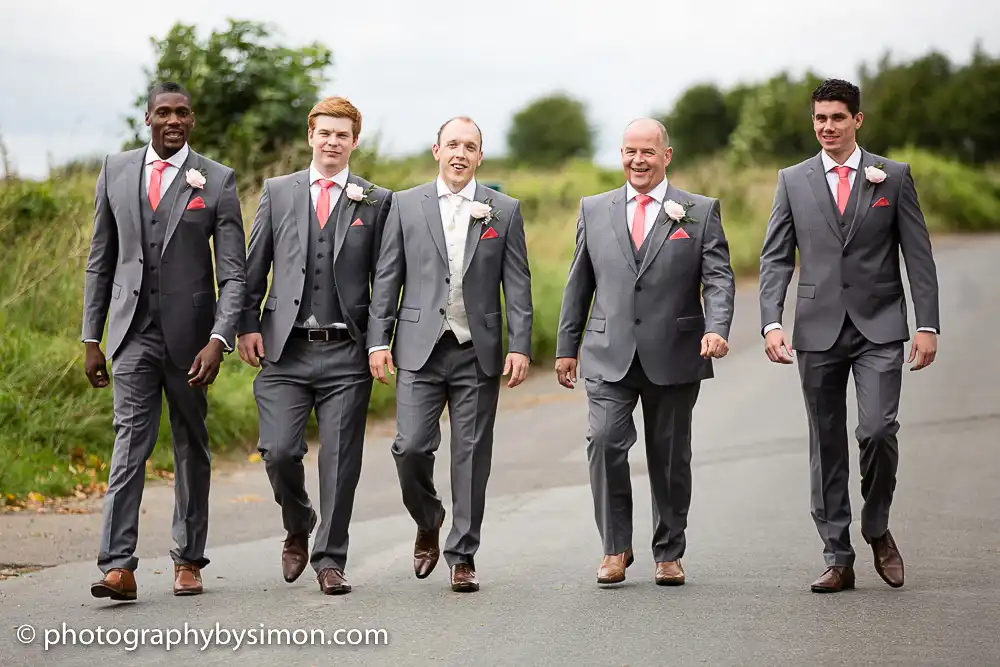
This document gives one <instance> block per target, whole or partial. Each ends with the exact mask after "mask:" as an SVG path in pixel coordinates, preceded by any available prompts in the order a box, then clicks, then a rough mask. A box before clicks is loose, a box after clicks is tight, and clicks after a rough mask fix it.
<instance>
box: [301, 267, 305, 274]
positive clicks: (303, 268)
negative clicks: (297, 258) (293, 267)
mask: <svg viewBox="0 0 1000 667" xmlns="http://www.w3.org/2000/svg"><path fill="white" fill-rule="evenodd" d="M305 272H306V267H304V266H303V267H302V273H303V274H305Z"/></svg>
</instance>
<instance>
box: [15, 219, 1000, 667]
mask: <svg viewBox="0 0 1000 667" xmlns="http://www.w3.org/2000/svg"><path fill="white" fill-rule="evenodd" d="M935 250H936V255H937V258H938V263H939V274H940V283H941V320H942V327H943V331H942V336H941V339H940V347H939V353H938V357H937V361H936V363H935V364H934V365H933V366H931V367H930V368H928V369H926V370H924V371H921V372H919V373H906V374H905V376H904V385H903V398H902V405H901V411H900V421H901V424H902V428H901V431H900V454H901V457H900V458H901V460H900V466H899V483H898V487H897V491H896V500H895V503H894V505H893V514H892V519H891V527H892V530H893V533H894V535H895V536H896V539H897V541H898V543H899V545H900V549H901V551H902V554H903V557H904V560H905V563H906V586H905V587H904V588H902V589H899V590H895V589H890V588H889V587H888V586H886V585H885V584H884V583H883V582H882V581H881V580H880V579H879V578H878V576H877V575H876V573H875V571H874V569H873V567H872V558H871V552H870V551H869V550H868V548H867V546H866V545H865V544H864V542H863V541H862V540H861V537H860V532H859V529H858V524H857V510H858V508H860V503H861V498H860V491H859V485H860V482H859V479H858V474H857V469H858V468H857V451H856V447H855V448H853V449H852V452H853V454H852V455H853V469H852V473H853V478H852V484H853V496H852V501H853V503H854V507H855V524H854V526H853V537H854V541H855V548H856V549H857V551H858V562H857V573H858V584H857V590H855V591H849V592H844V593H840V594H836V595H816V594H813V593H810V591H809V584H810V582H811V581H812V580H813V579H814V578H816V576H818V575H819V574H820V573H821V572H822V570H823V560H822V553H821V552H822V544H821V542H820V540H819V537H818V536H817V534H816V531H815V528H814V526H813V524H812V520H811V519H810V516H809V490H808V460H807V444H806V424H805V416H804V412H803V404H802V399H801V396H800V393H799V386H798V374H797V371H796V369H795V368H794V367H791V366H778V365H774V364H770V363H768V362H767V361H766V359H765V357H764V355H763V351H762V349H761V342H760V338H759V336H758V334H757V327H758V324H759V322H758V315H757V308H756V293H755V291H754V288H755V285H749V286H748V288H747V289H742V290H741V291H740V294H739V298H738V301H737V307H736V320H735V326H734V333H733V336H732V341H731V343H732V352H731V354H730V356H729V357H727V358H726V359H725V360H723V361H721V362H719V363H718V364H717V366H716V368H717V377H716V379H714V380H711V381H709V382H706V383H705V384H704V386H703V389H702V393H701V397H700V399H699V402H698V405H697V408H696V412H695V433H694V444H693V449H694V496H693V502H692V508H691V512H690V516H689V524H690V528H689V532H688V545H689V546H688V551H687V554H686V555H685V557H684V566H685V569H686V571H687V576H688V584H687V585H686V586H683V587H679V588H666V587H657V586H655V585H654V584H653V563H652V557H651V551H650V546H649V542H650V538H651V526H650V521H651V519H650V503H649V496H648V486H647V483H646V473H645V462H644V459H643V453H642V446H641V441H640V443H639V444H638V445H637V446H636V447H635V448H634V449H633V452H632V478H633V487H634V493H635V508H636V509H635V521H636V530H635V551H636V562H635V564H634V565H633V566H632V567H631V568H630V569H629V570H628V580H627V582H626V583H625V584H624V585H622V586H619V587H616V588H601V587H599V586H597V584H596V582H595V576H596V570H597V567H598V564H599V563H600V559H601V549H600V541H599V539H598V535H597V529H596V526H595V524H594V519H593V510H592V502H591V496H590V490H589V487H588V485H587V467H586V454H585V442H584V436H585V433H586V402H585V396H584V394H583V388H582V386H581V387H579V388H578V389H576V390H574V391H572V392H571V391H568V390H564V389H561V388H559V387H558V386H556V385H555V380H554V378H553V377H552V374H551V371H550V370H549V369H547V368H535V369H534V373H535V375H536V376H539V377H536V378H535V380H534V381H533V382H532V383H531V384H530V385H529V386H527V387H526V388H525V391H524V392H522V393H518V391H514V392H505V393H504V396H503V403H504V409H503V410H502V412H501V415H500V418H499V419H498V424H497V442H496V446H495V456H494V465H493V476H492V478H491V482H490V495H489V503H488V506H487V514H486V520H485V525H484V527H483V544H482V549H481V551H480V553H479V556H478V557H477V565H478V570H479V577H480V581H481V583H482V590H481V591H480V592H479V593H477V594H457V593H452V592H451V590H450V589H449V588H448V585H447V568H446V567H445V566H444V563H443V561H442V562H441V563H439V565H438V569H436V570H435V572H434V573H433V574H432V575H431V577H430V578H429V579H426V580H423V581H420V580H417V579H415V578H414V577H413V574H412V566H411V562H412V556H411V554H412V544H413V536H414V528H413V525H412V522H411V521H410V519H409V518H408V517H407V516H405V515H404V514H403V508H402V503H401V501H400V496H399V490H398V486H397V482H396V479H395V472H394V469H393V464H392V460H391V457H390V455H389V453H388V447H389V444H390V441H391V432H390V431H387V430H385V429H384V427H373V429H372V434H371V438H370V441H369V442H368V445H367V453H366V461H365V468H364V473H363V476H362V480H361V489H360V491H359V495H358V503H357V511H356V514H355V522H354V524H353V527H352V533H351V552H350V561H349V563H348V577H349V579H350V581H351V583H352V584H353V585H354V592H353V593H351V594H350V595H347V596H338V597H328V596H324V595H322V594H320V593H319V591H318V589H317V587H316V583H315V579H314V578H312V577H311V576H310V573H311V570H307V572H306V574H304V575H303V577H302V578H301V579H300V580H299V581H297V582H295V583H294V584H291V585H289V584H285V583H284V582H283V581H282V579H281V576H280V565H279V553H280V548H281V540H282V537H283V535H282V531H281V527H280V518H279V513H278V509H277V507H276V506H275V505H274V503H273V501H272V500H271V498H270V497H269V493H268V486H267V481H266V478H265V475H264V471H263V469H262V468H260V467H259V466H257V467H249V466H248V467H246V468H245V469H244V470H242V471H239V472H238V473H237V474H235V475H233V476H230V477H229V478H227V479H224V480H221V481H219V482H218V483H217V484H216V485H215V486H213V510H212V511H213V527H212V531H213V532H212V534H211V536H210V545H209V546H210V553H209V556H210V558H211V559H212V564H211V565H210V566H209V568H207V569H206V570H205V572H204V575H205V585H206V592H205V594H204V595H201V596H197V597H188V598H175V597H173V596H172V595H171V593H170V584H171V565H170V561H169V558H168V556H167V550H168V549H169V546H170V543H169V519H168V517H169V512H170V506H169V502H170V500H169V489H168V488H161V489H155V488H154V489H150V494H149V496H148V497H147V503H149V505H150V507H147V512H146V514H144V515H143V528H142V530H143V532H142V535H143V537H142V539H143V542H142V544H141V546H140V550H139V555H140V556H141V557H142V560H141V562H140V569H139V571H138V572H137V577H138V581H139V600H138V601H137V602H134V603H111V602H108V601H103V600H95V599H93V598H91V597H90V593H89V583H90V582H91V581H92V580H94V579H95V578H97V576H98V571H97V569H96V567H95V565H94V561H93V553H92V552H93V550H94V548H95V546H96V541H87V542H86V543H83V542H80V543H78V545H82V546H79V547H78V550H79V553H76V552H74V551H73V550H72V549H69V550H68V551H69V553H71V554H75V556H74V557H73V558H72V559H70V560H72V562H63V560H64V559H65V555H64V554H63V555H60V553H61V552H62V551H64V550H62V549H59V548H58V547H57V545H58V544H60V539H61V538H59V537H58V536H53V538H52V540H51V542H50V547H49V549H48V552H47V553H46V552H45V550H44V549H42V550H39V551H40V553H39V554H38V555H39V558H44V559H42V560H36V561H31V562H39V563H47V564H50V563H55V562H60V563H62V564H59V565H57V566H55V567H49V568H46V569H43V570H41V571H38V572H35V573H32V574H27V575H23V576H20V577H17V578H14V579H11V580H8V581H5V582H0V620H2V625H3V626H4V627H3V631H2V632H0V665H41V664H43V661H44V663H45V664H59V665H86V666H88V667H92V666H93V665H94V664H97V663H99V662H101V661H111V660H116V661H117V660H122V661H125V660H127V661H128V664H130V665H168V664H180V663H183V662H188V664H193V665H216V664H228V663H230V662H233V661H236V660H238V661H239V662H240V664H241V665H245V666H246V667H250V666H252V665H274V664H284V665H327V664H337V665H361V664H365V665H390V664H392V665H396V664H400V665H424V664H435V665H462V666H467V665H487V664H488V665H573V666H575V667H579V666H582V665H648V664H672V665H688V664H691V665H702V664H705V665H765V664H766V665H804V664H810V665H858V664H890V665H907V666H912V665H945V664H947V665H990V664H1000V578H998V577H997V576H996V573H997V572H998V571H1000V484H998V480H1000V447H998V446H1000V384H998V382H997V378H998V377H1000V357H998V355H997V354H996V352H995V350H994V347H993V344H992V343H993V341H992V336H993V334H994V332H996V331H998V330H1000V281H998V280H997V262H998V259H1000V236H992V237H977V238H968V237H966V238H944V239H938V240H936V241H935ZM790 294H794V289H792V290H790ZM790 301H792V300H790ZM910 317H911V323H912V314H911V316H910ZM908 352H909V346H907V353H908ZM852 391H853V390H852ZM851 396H852V397H851V400H852V401H853V393H852V395H851ZM638 414H639V415H640V416H641V412H639V413H638ZM855 415H856V410H855V409H854V406H853V405H851V424H850V425H851V429H852V430H853V425H854V424H855V423H856V422H855V420H856V416H855ZM640 433H641V429H640ZM445 437H447V431H445ZM445 442H447V441H445ZM447 459H448V457H447V445H444V446H443V447H442V454H441V457H440V459H439V462H438V470H439V473H438V479H439V480H441V482H440V483H441V490H442V493H443V494H444V495H445V496H446V502H448V500H447V495H448V484H447V473H446V470H447V469H446V467H445V466H446V465H447ZM310 461H311V462H312V464H313V465H311V466H310V469H311V472H310V478H309V481H310V490H314V489H316V482H315V470H314V467H315V466H314V463H315V458H314V456H313V455H311V456H310ZM15 519H17V520H21V521H25V522H28V521H35V520H38V519H33V518H31V517H28V516H18V517H14V518H10V517H8V519H6V520H7V521H8V524H9V521H11V520H15ZM58 520H59V521H67V522H72V521H77V522H80V523H79V524H78V525H82V526H84V527H83V528H82V529H81V530H83V532H87V531H91V530H93V525H95V524H94V522H96V520H97V517H96V516H90V517H82V518H81V517H60V518H59V519H58ZM88 522H89V523H88ZM54 525H56V524H51V525H50V526H49V530H56V528H53V527H52V526H54ZM69 525H70V524H66V526H69ZM22 529H26V528H25V526H22ZM11 530H12V529H11V527H10V525H7V526H6V534H5V537H4V544H3V545H2V547H0V548H2V549H4V550H8V549H11V550H12V551H16V550H17V549H18V548H20V547H15V546H9V545H11V544H12V542H11V540H10V539H9V537H10V535H11ZM13 530H14V532H16V530H17V527H16V526H15V527H14V529H13ZM88 540H89V537H88ZM35 541H36V542H38V540H37V539H36V540H35ZM25 542H26V543H27V542H28V540H25ZM43 544H44V542H43ZM66 544H72V541H69V542H66ZM35 548H36V550H38V549H37V547H35ZM29 550H30V547H29ZM22 551H23V549H22ZM53 552H60V553H53ZM5 558H6V557H0V560H4V559H5ZM24 624H28V625H30V626H31V629H25V628H23V627H22V626H23V625H24ZM63 624H65V627H66V628H67V629H69V630H75V631H76V632H78V633H80V634H78V635H77V637H76V640H77V643H76V645H72V644H71V643H70V641H71V640H72V639H73V636H72V633H71V632H65V633H64V632H63V630H62V628H63V627H64V626H63ZM99 626H100V627H101V628H103V631H102V632H106V631H107V630H108V629H109V628H110V629H114V632H111V633H110V634H108V635H104V634H101V635H100V637H98V636H97V635H96V634H95V633H97V629H98V627H99ZM217 627H218V628H222V629H223V630H227V631H229V636H227V635H226V633H222V634H221V635H217V636H215V637H209V638H208V639H207V640H206V639H205V638H204V637H203V636H200V637H196V636H195V635H194V633H195V632H199V631H201V632H206V633H207V632H209V631H214V630H215V629H216V628H217ZM19 628H20V629H19ZM185 628H189V629H190V632H188V633H186V634H182V633H183V632H184V630H185ZM32 630H33V632H34V635H35V640H34V641H33V642H31V643H28V644H21V643H20V642H19V641H18V637H17V636H16V632H21V633H22V637H21V638H22V639H28V638H30V636H31V633H32ZM282 630H287V631H288V633H289V634H288V635H283V634H282V633H281V631H282ZM338 630H345V631H346V630H354V631H355V632H353V633H350V634H345V633H344V632H341V633H339V634H338V633H337V632H336V631H338ZM366 630H384V631H385V634H384V635H381V636H379V635H370V636H369V639H368V640H367V641H368V643H364V641H362V643H361V644H360V645H338V644H337V643H335V642H336V641H337V640H340V641H351V642H355V643H356V642H358V641H359V639H360V638H362V637H363V634H364V632H365V631H366ZM270 631H278V632H277V633H274V634H268V633H269V632H270ZM295 631H298V633H297V634H296V635H294V636H293V635H291V633H292V632H295ZM313 631H322V632H324V633H325V640H326V642H327V643H326V644H325V645H320V642H321V641H322V639H323V638H321V637H320V636H319V635H318V634H317V633H316V632H313ZM137 632H140V633H141V632H145V633H146V634H145V636H144V637H143V636H142V635H134V634H133V633H137ZM171 632H174V633H176V634H173V635H171V634H170V633H171ZM234 632H243V633H248V634H244V635H243V639H242V642H243V645H242V646H240V647H239V648H235V642H236V637H235V635H234V634H233V633H234ZM122 633H123V634H122ZM249 633H253V636H251V634H249ZM310 633H311V636H309V635H310ZM261 635H263V641H262V638H261ZM46 636H48V638H49V639H50V640H54V642H50V643H52V645H50V646H49V647H48V648H47V649H46V648H45V646H44V642H45V639H46ZM268 637H270V640H271V643H266V642H267V640H268ZM158 639H159V640H160V641H159V643H157V640H158ZM303 639H305V645H300V646H288V645H278V644H277V642H278V641H282V640H284V641H286V642H287V641H289V640H292V641H294V640H299V641H301V640H303ZM99 640H101V641H103V642H104V645H100V644H99V643H98V641H99ZM136 640H138V641H141V642H143V645H141V646H140V647H139V648H138V650H134V651H128V650H127V648H126V647H127V646H128V645H129V644H130V643H134V642H135V641H136ZM166 641H170V642H173V643H174V644H175V645H174V646H171V647H170V648H169V650H168V649H167V647H166V646H164V645H163V643H164V642H166ZM108 642H117V645H116V646H110V645H107V644H108ZM178 642H179V643H178ZM311 642H312V643H311ZM376 642H380V643H376ZM83 643H89V644H90V645H89V646H84V645H82V644H83ZM206 645H207V647H206Z"/></svg>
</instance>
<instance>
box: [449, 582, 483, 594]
mask: <svg viewBox="0 0 1000 667" xmlns="http://www.w3.org/2000/svg"><path fill="white" fill-rule="evenodd" d="M451 590H453V591H455V592H456V593H475V592H476V591H478V590H479V584H452V585H451Z"/></svg>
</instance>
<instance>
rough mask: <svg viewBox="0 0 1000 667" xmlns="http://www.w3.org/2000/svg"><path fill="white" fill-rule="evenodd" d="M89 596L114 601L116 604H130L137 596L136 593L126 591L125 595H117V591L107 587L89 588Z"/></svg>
mask: <svg viewBox="0 0 1000 667" xmlns="http://www.w3.org/2000/svg"><path fill="white" fill-rule="evenodd" d="M90 594H91V595H93V596H94V597H95V598H109V599H111V600H115V601H116V602H131V601H132V600H135V599H136V598H137V597H138V595H137V593H136V591H128V592H125V593H119V592H118V591H115V590H112V589H110V588H108V587H107V586H100V585H98V586H91V587H90Z"/></svg>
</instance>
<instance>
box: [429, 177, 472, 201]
mask: <svg viewBox="0 0 1000 667" xmlns="http://www.w3.org/2000/svg"><path fill="white" fill-rule="evenodd" d="M437 193H438V197H439V198H440V197H447V196H448V195H450V194H452V192H451V189H450V188H449V187H448V184H447V183H445V182H444V179H443V178H441V177H440V176H438V177H437ZM454 194H457V195H459V196H460V197H463V198H465V199H467V200H469V201H474V200H475V198H476V179H475V178H473V179H472V180H471V181H469V182H468V183H467V184H466V186H465V187H464V188H462V189H461V190H460V191H458V192H456V193H454Z"/></svg>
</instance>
